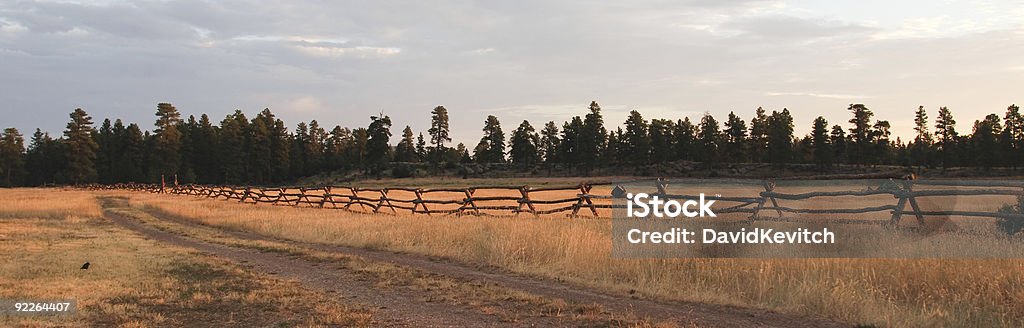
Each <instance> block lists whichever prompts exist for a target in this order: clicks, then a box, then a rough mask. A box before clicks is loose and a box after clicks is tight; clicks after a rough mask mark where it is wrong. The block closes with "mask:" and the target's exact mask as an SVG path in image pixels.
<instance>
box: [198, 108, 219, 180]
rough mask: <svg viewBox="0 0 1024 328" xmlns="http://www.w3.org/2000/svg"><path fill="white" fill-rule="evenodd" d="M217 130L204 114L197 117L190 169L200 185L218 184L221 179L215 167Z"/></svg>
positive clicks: (216, 166)
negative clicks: (193, 171)
mask: <svg viewBox="0 0 1024 328" xmlns="http://www.w3.org/2000/svg"><path fill="white" fill-rule="evenodd" d="M217 144H218V141H217V129H216V128H215V127H214V126H213V123H212V122H210V117H209V116H207V115H206V114H203V115H201V116H199V123H198V125H197V126H196V127H195V131H193V132H192V147H191V148H192V167H193V168H194V170H195V172H196V180H197V181H198V182H200V183H220V182H223V177H222V176H221V175H220V172H219V171H220V168H219V167H218V165H217V153H218V151H219V149H217Z"/></svg>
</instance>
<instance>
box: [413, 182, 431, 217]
mask: <svg viewBox="0 0 1024 328" xmlns="http://www.w3.org/2000/svg"><path fill="white" fill-rule="evenodd" d="M417 207H423V213H427V216H430V209H428V208H427V203H424V202H423V189H420V188H416V202H414V203H413V204H412V213H413V214H416V208H417Z"/></svg>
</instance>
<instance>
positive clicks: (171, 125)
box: [149, 103, 181, 184]
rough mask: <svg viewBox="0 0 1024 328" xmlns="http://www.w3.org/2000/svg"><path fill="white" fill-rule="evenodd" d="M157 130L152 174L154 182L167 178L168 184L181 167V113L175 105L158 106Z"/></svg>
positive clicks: (155, 131)
mask: <svg viewBox="0 0 1024 328" xmlns="http://www.w3.org/2000/svg"><path fill="white" fill-rule="evenodd" d="M156 117H157V119H156V123H155V125H156V129H155V130H153V152H152V153H151V154H150V162H149V168H150V174H151V175H152V176H151V178H153V179H154V180H159V179H160V176H165V177H166V181H167V182H168V184H170V183H171V182H173V176H174V175H175V174H178V169H179V168H180V167H181V131H179V130H178V123H179V122H180V121H181V113H178V109H177V108H174V105H171V104H169V103H159V104H157V105H156Z"/></svg>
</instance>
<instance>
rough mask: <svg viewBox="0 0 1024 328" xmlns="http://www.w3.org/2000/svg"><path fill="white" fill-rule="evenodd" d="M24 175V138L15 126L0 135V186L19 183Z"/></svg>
mask: <svg viewBox="0 0 1024 328" xmlns="http://www.w3.org/2000/svg"><path fill="white" fill-rule="evenodd" d="M24 175H25V138H24V137H23V136H22V135H21V133H20V132H18V129H15V128H6V129H4V133H3V135H0V177H2V181H0V186H4V187H14V186H18V185H21V184H22V183H23V182H22V179H23V178H24Z"/></svg>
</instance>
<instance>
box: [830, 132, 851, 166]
mask: <svg viewBox="0 0 1024 328" xmlns="http://www.w3.org/2000/svg"><path fill="white" fill-rule="evenodd" d="M828 141H829V143H830V144H832V151H833V158H834V160H835V162H837V163H847V160H846V156H847V144H848V143H847V138H846V130H845V129H843V127H842V126H841V125H839V124H836V125H833V126H832V132H831V133H829V136H828Z"/></svg>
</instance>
